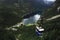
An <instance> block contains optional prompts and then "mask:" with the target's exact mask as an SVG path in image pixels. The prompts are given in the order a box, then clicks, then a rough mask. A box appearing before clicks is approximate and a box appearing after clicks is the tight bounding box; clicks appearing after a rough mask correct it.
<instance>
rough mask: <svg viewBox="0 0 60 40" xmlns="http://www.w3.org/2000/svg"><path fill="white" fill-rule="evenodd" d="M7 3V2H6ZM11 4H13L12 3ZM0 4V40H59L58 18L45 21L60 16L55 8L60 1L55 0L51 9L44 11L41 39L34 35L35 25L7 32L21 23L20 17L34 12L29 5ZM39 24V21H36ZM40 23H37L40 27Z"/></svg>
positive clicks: (59, 27)
mask: <svg viewBox="0 0 60 40" xmlns="http://www.w3.org/2000/svg"><path fill="white" fill-rule="evenodd" d="M6 1H7V0H6ZM12 3H13V2H12ZM18 4H19V3H15V2H14V3H13V4H9V5H8V4H7V5H6V4H3V2H1V4H0V40H60V36H59V34H60V17H59V18H56V19H53V20H51V21H46V19H48V18H51V17H53V16H56V15H60V12H58V11H57V8H58V7H59V6H60V0H56V2H55V4H54V5H53V7H51V8H48V9H46V10H44V12H43V14H42V15H43V19H44V20H43V28H45V31H44V32H43V35H42V36H43V37H42V38H41V37H38V36H37V35H36V33H35V25H32V26H29V25H28V26H25V25H22V26H20V27H15V28H16V29H17V30H11V29H10V30H7V29H6V28H13V27H12V26H13V25H15V24H17V23H20V22H21V21H22V19H23V18H22V16H24V15H25V14H27V13H29V12H31V11H34V10H35V8H30V6H29V4H30V3H25V2H24V3H23V5H20V4H19V5H18ZM38 22H40V21H38ZM40 24H41V23H39V25H40Z"/></svg>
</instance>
